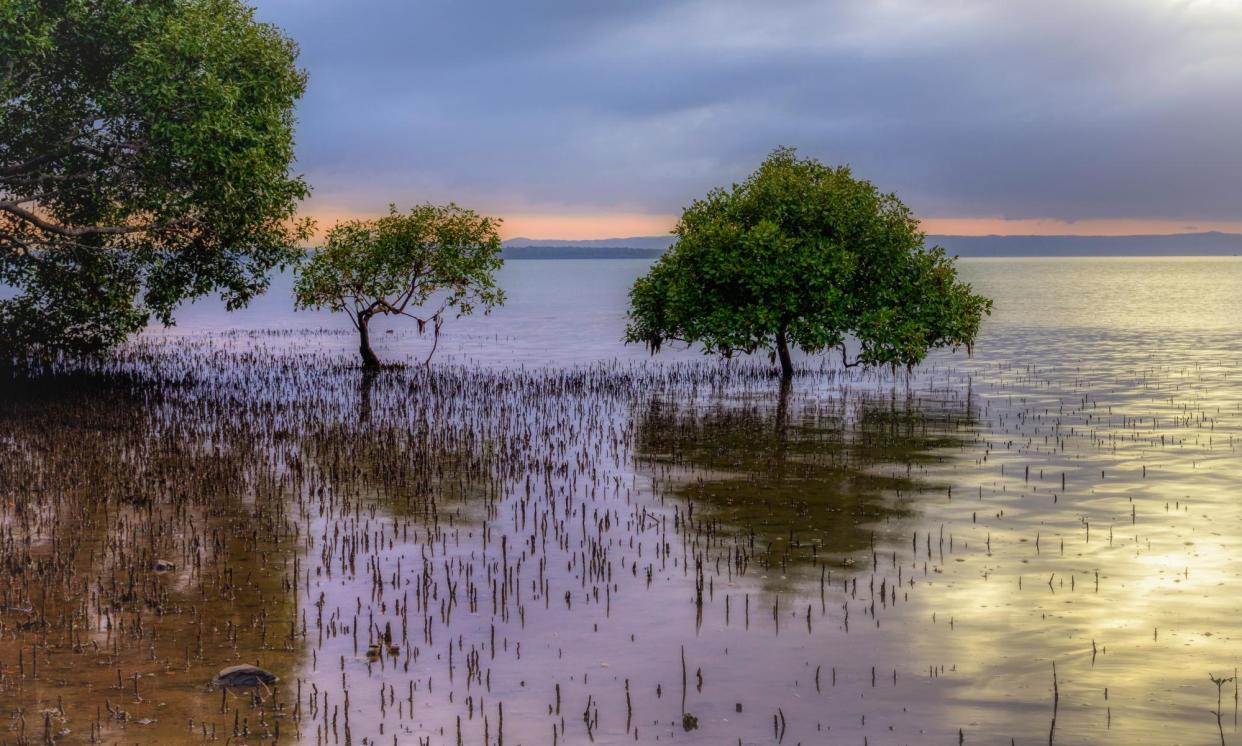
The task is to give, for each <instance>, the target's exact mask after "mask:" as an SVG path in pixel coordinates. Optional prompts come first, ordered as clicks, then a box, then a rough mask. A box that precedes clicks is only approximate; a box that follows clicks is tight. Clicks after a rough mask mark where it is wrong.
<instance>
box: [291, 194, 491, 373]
mask: <svg viewBox="0 0 1242 746" xmlns="http://www.w3.org/2000/svg"><path fill="white" fill-rule="evenodd" d="M500 222H501V221H500V219H499V218H489V217H485V216H482V215H479V214H477V213H475V212H474V211H473V210H467V209H464V208H461V207H458V206H457V205H455V204H449V205H432V204H424V205H419V206H417V207H415V208H413V209H412V210H410V211H409V212H407V213H402V212H399V211H398V210H397V208H396V206H395V205H390V206H389V212H388V215H386V216H384V217H381V218H378V219H375V220H349V221H345V222H342V223H338V224H337V225H335V226H333V227H332V228H331V229H330V230H329V231H328V232H327V236H326V240H325V243H324V245H323V246H322V247H321V248H319V249H317V250H315V251H314V252H312V253H311V254H310V255H309V256H308V257H307V259H306V261H304V262H303V263H302V264H301V265H300V266H299V267H298V270H297V279H296V282H295V284H294V295H295V300H296V304H297V307H298V308H330V309H331V310H333V311H339V312H344V313H345V314H347V315H348V316H349V319H350V321H352V322H353V324H354V327H355V328H356V329H357V330H358V335H359V346H358V352H359V353H360V354H361V355H362V364H363V366H364V367H366V368H368V369H376V368H379V367H380V360H379V357H378V356H377V355H376V354H375V350H374V349H373V348H372V347H371V335H370V323H371V320H372V319H374V318H375V317H376V316H381V315H393V316H406V317H409V318H411V319H413V320H414V321H415V322H416V323H417V324H418V331H419V333H420V334H421V333H423V332H424V331H425V330H426V329H427V327H431V330H432V333H433V334H434V335H435V339H434V342H433V344H432V348H431V353H430V354H429V355H428V356H427V362H428V363H429V362H431V356H432V355H434V354H435V350H436V346H437V345H438V344H439V341H440V327H441V325H442V324H443V323H444V318H445V315H446V314H447V313H449V312H450V311H451V312H455V313H456V315H457V316H458V317H461V316H465V315H468V314H471V313H473V312H474V311H475V309H477V308H482V309H483V312H484V313H489V312H490V311H491V310H492V308H493V307H495V306H496V305H499V304H501V303H503V302H504V298H505V296H504V291H502V290H501V289H500V288H499V287H498V286H497V285H496V280H495V277H494V275H495V272H496V270H498V269H499V268H500V266H501V265H502V264H503V260H502V259H501V258H500V234H499V233H498V229H499V227H500Z"/></svg>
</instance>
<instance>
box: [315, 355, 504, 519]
mask: <svg viewBox="0 0 1242 746" xmlns="http://www.w3.org/2000/svg"><path fill="white" fill-rule="evenodd" d="M398 373H399V372H398ZM357 397H358V398H357V403H358V415H359V416H358V417H356V418H344V417H343V418H334V419H331V420H328V421H325V422H324V423H323V424H322V426H320V427H318V428H316V429H315V431H314V432H313V433H311V434H310V436H309V437H307V438H305V439H304V440H303V441H302V442H301V448H302V449H303V452H304V453H305V455H306V456H307V458H308V460H309V462H310V463H311V464H313V465H314V466H315V468H317V469H318V472H319V477H320V478H321V479H322V483H323V485H324V486H325V487H326V488H328V489H330V490H332V491H333V492H334V493H335V495H336V497H338V498H343V499H345V500H349V501H356V500H372V499H378V500H380V504H381V505H382V506H383V507H384V509H385V510H386V511H387V512H388V513H389V514H391V515H392V516H394V517H409V518H416V519H419V520H421V521H423V522H427V523H436V522H438V521H439V520H442V519H447V521H448V522H449V523H456V522H458V521H460V520H465V521H467V522H477V521H479V520H481V519H482V518H483V516H482V515H480V512H481V511H484V510H486V509H488V508H489V507H492V506H494V504H495V501H496V500H497V499H499V497H500V486H501V483H502V482H501V480H500V478H499V472H500V471H501V469H502V466H501V464H500V461H499V460H498V451H497V449H496V448H495V446H494V444H492V443H490V441H489V440H488V439H487V438H485V437H483V436H481V435H480V433H479V431H480V428H478V427H473V426H471V423H470V420H469V415H466V414H465V413H464V412H462V411H460V410H459V411H456V412H454V414H455V415H456V416H446V411H448V412H451V411H452V410H451V407H452V401H451V397H445V398H441V397H431V396H418V395H417V394H415V393H412V392H411V391H410V389H409V382H408V379H406V378H405V377H403V376H402V375H399V374H393V371H382V370H381V371H373V370H363V371H361V372H359V374H358V384H357ZM346 512H348V511H347V510H346Z"/></svg>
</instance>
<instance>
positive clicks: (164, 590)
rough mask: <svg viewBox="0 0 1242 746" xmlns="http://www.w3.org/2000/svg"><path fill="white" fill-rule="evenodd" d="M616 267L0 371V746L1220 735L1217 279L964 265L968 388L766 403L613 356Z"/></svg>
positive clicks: (792, 393)
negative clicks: (454, 301)
mask: <svg viewBox="0 0 1242 746" xmlns="http://www.w3.org/2000/svg"><path fill="white" fill-rule="evenodd" d="M646 266H647V263H646V262H643V261H519V262H511V263H510V264H509V265H507V266H506V267H505V269H504V270H503V274H502V284H503V285H504V287H505V288H506V290H507V291H508V293H509V297H510V300H509V303H508V304H507V305H506V307H505V308H503V309H500V310H498V311H497V312H496V313H495V314H493V315H492V316H491V317H476V318H470V319H462V320H456V321H453V322H450V323H449V324H448V325H446V327H445V334H446V336H445V338H444V340H443V341H442V343H441V349H440V351H439V352H438V353H437V358H436V361H437V362H436V363H435V364H434V365H433V366H432V367H431V368H430V369H424V368H422V367H420V366H418V365H416V364H412V365H411V366H409V367H407V368H404V369H397V370H387V371H384V372H382V373H380V374H378V375H375V376H363V375H362V374H361V373H360V372H359V371H358V370H357V369H356V368H354V367H352V365H353V364H352V357H351V356H352V350H353V345H354V340H353V337H352V336H351V335H350V333H349V332H350V330H349V328H348V326H347V322H346V321H345V320H344V319H342V318H338V317H333V316H330V315H326V314H295V313H293V311H292V309H291V307H290V303H289V301H288V296H287V288H288V282H287V279H285V278H278V279H277V281H276V283H275V285H274V287H273V291H272V293H271V294H269V296H267V297H265V298H263V299H261V300H260V301H258V302H257V303H256V304H255V305H254V306H252V307H251V308H250V309H247V310H245V311H243V312H239V313H236V314H231V315H226V314H224V313H223V312H222V311H221V310H220V309H219V308H218V306H217V305H216V304H214V303H211V302H203V303H200V304H197V305H195V306H193V307H190V308H187V309H185V310H184V311H183V313H182V315H181V317H180V321H181V323H180V325H179V326H178V327H176V328H174V329H171V330H162V329H160V330H151V331H150V332H149V333H148V334H146V335H145V336H144V337H143V338H142V339H140V340H138V341H137V342H135V343H134V344H132V345H131V346H130V347H129V348H128V349H126V350H124V351H122V352H121V353H119V354H118V355H116V356H115V357H114V358H110V359H108V360H102V361H95V362H92V363H89V364H87V365H85V366H79V365H72V364H58V365H55V366H51V367H49V368H47V369H44V370H42V371H41V375H38V376H32V375H30V373H31V371H25V370H18V371H4V372H3V373H2V374H0V375H3V379H0V386H2V391H0V500H2V501H3V502H2V507H0V708H3V711H2V712H0V717H2V718H3V720H2V721H0V742H8V743H18V742H22V741H23V740H24V741H25V742H30V743H36V742H44V741H46V740H53V741H56V742H65V743H69V742H76V743H83V742H90V741H91V740H92V739H94V740H95V741H98V742H106V743H176V742H191V743H192V742H200V741H205V740H212V739H214V740H217V741H230V740H231V741H233V742H237V741H239V740H241V741H245V742H252V743H257V742H260V741H263V742H270V741H272V740H279V741H280V742H302V743H313V744H338V743H358V744H362V743H367V744H372V743H374V744H387V743H397V744H405V743H411V744H419V743H430V744H457V743H462V744H483V743H487V744H499V743H505V744H579V743H589V742H592V741H593V742H595V743H601V744H606V743H615V744H620V743H634V742H637V743H654V742H674V743H694V744H720V743H738V742H739V741H740V742H742V743H784V744H798V743H801V744H818V743H856V744H863V743H867V744H921V743H939V744H944V743H958V742H959V741H960V742H963V743H1009V742H1010V739H1013V741H1014V742H1016V743H1044V742H1048V741H1052V742H1055V743H1116V744H1169V743H1181V744H1206V743H1219V742H1220V741H1221V740H1222V737H1223V739H1224V740H1225V741H1226V742H1229V743H1232V742H1233V741H1234V740H1237V739H1238V738H1239V734H1238V731H1237V713H1238V699H1237V688H1236V683H1235V682H1234V681H1229V682H1226V683H1224V684H1222V686H1221V689H1220V704H1219V707H1218V700H1217V694H1218V690H1217V687H1216V685H1215V684H1214V683H1213V682H1212V681H1211V680H1210V679H1209V674H1211V675H1215V676H1217V677H1220V678H1226V679H1227V678H1229V677H1233V676H1234V674H1235V670H1236V667H1237V666H1238V660H1239V654H1238V651H1239V640H1238V637H1239V636H1240V635H1242V600H1239V597H1238V594H1237V589H1238V588H1239V582H1240V580H1242V578H1240V575H1242V546H1240V545H1242V464H1240V463H1239V455H1238V453H1237V451H1236V445H1235V440H1236V439H1238V438H1239V437H1242V432H1240V428H1242V369H1240V368H1239V365H1238V363H1239V353H1238V347H1239V345H1238V343H1239V341H1242V332H1240V331H1239V330H1240V329H1242V302H1239V290H1242V260H1238V259H1232V258H1212V259H1206V258H1205V259H1152V258H1144V259H1099V260H1095V259H1057V260H1044V259H1030V260H1025V259H1007V260H963V261H962V262H961V263H960V269H961V273H962V274H963V275H964V276H965V277H966V279H968V280H969V281H971V282H973V283H974V284H975V286H976V288H977V289H978V290H980V291H981V292H983V293H985V294H987V295H990V296H991V297H993V298H994V299H995V301H996V312H995V313H994V315H993V316H992V317H991V318H990V319H989V320H988V321H987V322H986V323H985V326H984V331H983V334H982V338H981V339H980V341H979V344H978V345H977V348H976V350H975V354H974V356H973V357H970V358H968V357H966V356H965V354H964V353H962V352H959V353H957V354H950V353H947V352H946V353H938V354H936V355H934V356H933V357H932V359H930V360H929V361H928V363H927V364H925V365H924V366H922V368H920V369H919V370H917V371H916V372H915V374H914V375H913V376H910V377H906V376H905V375H904V374H903V375H898V376H896V377H893V376H890V375H888V374H884V373H856V372H850V373H849V374H844V373H841V372H840V371H838V370H836V369H835V368H834V367H833V365H832V364H831V362H830V361H826V360H820V359H818V358H813V359H810V360H804V361H803V365H804V367H805V368H806V369H807V371H808V372H807V373H806V374H805V375H802V376H800V377H799V378H797V379H796V380H795V381H794V382H793V384H792V386H790V387H787V388H782V387H781V386H780V384H779V383H778V382H777V381H776V380H774V379H772V378H771V377H770V376H768V375H767V368H766V365H765V362H766V361H763V360H750V361H745V360H744V361H740V362H735V363H734V364H733V365H732V366H731V367H724V366H720V365H717V364H715V363H713V362H711V361H706V360H704V359H703V358H702V356H700V355H698V354H697V353H696V352H694V351H693V350H683V351H673V352H671V353H670V354H667V355H662V356H661V357H660V358H659V359H657V360H655V361H651V360H650V359H649V358H648V357H647V356H646V354H645V353H644V352H643V351H642V350H640V349H636V348H633V347H630V348H627V347H624V346H622V345H621V344H620V341H619V338H620V336H621V334H622V329H623V324H624V320H623V314H624V304H625V292H626V289H627V287H628V284H629V283H630V282H631V281H632V280H633V278H634V277H636V276H637V275H638V274H640V273H641V272H642V271H643V270H644V269H645V267H646ZM376 336H377V337H378V338H379V345H377V346H378V347H379V350H380V354H381V356H383V357H386V358H388V359H390V360H398V361H408V362H411V363H415V362H417V361H418V360H421V356H422V354H423V352H424V350H425V349H426V347H427V345H428V341H427V340H425V339H420V338H419V337H418V335H417V334H415V333H414V332H413V330H411V329H407V328H405V327H403V326H400V325H396V326H394V327H393V333H392V334H383V333H382V328H381V333H380V334H377V335H376ZM157 561H163V562H165V563H169V564H171V565H173V567H172V568H171V569H169V568H167V567H165V566H161V567H160V569H158V570H157V569H156V564H157ZM237 663H257V664H259V665H261V666H263V667H265V668H267V669H270V670H271V671H272V672H273V673H275V674H276V675H277V676H279V677H280V680H279V681H278V682H277V683H276V684H275V685H274V686H272V687H270V688H260V689H257V690H255V689H245V690H227V691H224V690H220V689H215V688H212V687H211V686H209V682H210V680H211V678H212V676H213V675H214V674H215V672H216V671H218V670H219V669H220V668H223V667H225V666H229V665H234V664H237ZM1213 711H1218V712H1219V721H1218V717H1217V715H1216V714H1214V712H1213Z"/></svg>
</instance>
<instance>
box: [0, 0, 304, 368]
mask: <svg viewBox="0 0 1242 746" xmlns="http://www.w3.org/2000/svg"><path fill="white" fill-rule="evenodd" d="M296 59H297V47H296V45H295V44H294V43H293V42H292V41H291V40H289V39H288V38H287V37H285V36H284V35H283V34H282V33H281V31H280V30H279V29H277V28H276V27H274V26H272V25H269V24H265V23H259V22H257V21H256V20H255V19H254V15H253V10H252V9H251V8H250V7H248V6H246V5H245V4H243V3H242V2H241V1H240V0H144V1H143V2H133V0H5V2H4V3H0V99H2V100H3V104H2V105H0V106H2V108H0V283H5V284H8V285H10V286H13V287H15V288H16V289H17V295H16V297H12V298H9V299H7V300H0V347H4V348H5V349H17V350H21V349H34V350H68V351H74V352H90V351H94V350H99V349H102V348H105V347H108V346H110V345H112V344H115V343H117V342H119V341H121V340H123V339H124V338H125V337H126V336H127V335H129V334H131V333H133V332H135V331H137V330H139V329H141V328H142V327H143V326H144V325H145V324H146V323H147V322H148V320H149V319H150V317H151V316H154V317H155V318H156V319H158V320H160V321H162V322H163V323H166V324H167V323H171V322H172V318H173V310H174V309H175V307H176V306H177V305H178V304H179V303H180V302H181V301H183V300H186V299H189V298H195V297H198V296H202V295H205V294H208V293H211V292H217V291H218V292H219V293H220V294H221V295H222V296H223V298H224V299H225V301H226V303H227V305H228V306H229V307H230V308H234V307H237V306H240V305H243V304H245V303H246V302H247V301H248V300H249V299H250V298H251V297H252V296H254V295H255V294H256V293H259V292H262V291H263V290H264V289H265V288H266V287H267V284H268V275H269V271H270V270H271V269H272V268H273V267H276V266H280V265H282V264H285V263H287V262H290V261H292V260H293V259H294V258H296V256H297V254H298V251H297V249H296V248H295V246H296V244H297V242H298V241H299V240H302V239H304V238H305V237H306V236H307V229H308V225H307V224H306V223H302V222H298V221H296V220H295V219H294V215H295V209H296V207H297V204H298V202H299V201H300V200H301V199H302V198H304V197H305V196H306V195H307V192H308V190H307V186H306V184H305V182H304V181H303V180H302V179H301V178H300V177H297V176H293V175H291V174H290V171H289V168H290V164H291V162H292V160H293V125H294V119H293V107H294V104H295V102H296V101H297V100H298V98H300V96H301V95H302V92H303V90H304V87H305V83H306V79H305V75H304V74H303V73H302V71H300V70H299V69H298V68H297V66H296Z"/></svg>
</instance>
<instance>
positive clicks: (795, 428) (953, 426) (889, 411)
mask: <svg viewBox="0 0 1242 746" xmlns="http://www.w3.org/2000/svg"><path fill="white" fill-rule="evenodd" d="M645 407H646V408H645V410H644V411H642V412H641V413H640V415H639V417H638V426H637V449H636V450H637V454H638V461H639V463H640V464H641V465H642V466H643V468H644V469H645V470H646V471H648V472H649V473H650V474H651V475H652V477H653V478H654V480H655V483H656V488H657V490H658V491H659V492H661V493H663V494H668V495H672V496H675V497H678V498H680V499H682V500H684V501H685V503H686V506H685V508H686V509H685V515H686V517H687V519H688V522H689V524H690V526H691V527H692V530H693V531H694V532H696V533H705V534H709V535H714V536H716V537H722V536H723V537H730V538H731V540H730V541H727V542H726V544H727V545H729V548H727V549H725V550H724V554H725V555H726V556H728V557H730V558H731V560H730V561H734V562H737V561H738V560H737V559H736V557H737V556H739V555H741V556H743V557H745V560H743V561H744V562H746V563H749V562H751V561H756V562H759V563H760V564H762V565H769V566H770V565H779V566H782V567H783V566H784V565H786V564H788V563H790V562H799V561H809V560H812V559H815V558H817V557H818V558H821V559H826V558H825V557H824V555H828V557H835V558H842V557H844V559H845V561H846V562H847V564H848V563H850V562H852V560H850V559H849V558H848V555H850V554H851V553H855V552H858V551H860V550H863V549H865V548H867V547H869V546H871V542H872V535H873V532H874V531H875V530H876V529H877V526H879V525H882V524H884V523H886V522H888V521H891V520H895V519H901V518H903V517H906V516H908V515H910V507H909V505H908V504H907V501H906V500H907V498H909V497H910V496H912V495H913V494H915V493H917V492H919V491H921V490H925V489H927V488H928V487H929V486H930V485H929V484H927V482H926V480H925V478H924V476H923V473H924V470H925V467H926V465H927V464H929V463H934V462H936V461H939V460H942V459H943V458H944V456H943V455H942V454H943V453H944V451H945V450H946V449H949V448H956V447H960V446H961V445H962V443H963V442H964V440H965V439H966V438H967V437H969V436H968V435H967V431H968V429H969V428H970V427H972V423H973V417H972V413H971V407H970V404H969V401H968V400H961V401H959V400H954V399H953V398H952V397H951V396H950V397H948V398H944V399H934V400H933V399H919V398H905V397H901V398H897V397H895V396H884V395H878V394H871V393H867V394H862V393H857V392H850V393H848V394H843V395H842V396H840V397H838V398H831V399H828V398H824V399H820V398H814V397H810V396H807V397H798V396H796V395H795V394H793V393H791V391H790V390H789V388H788V387H784V388H782V391H781V393H780V395H779V397H777V398H776V400H775V401H772V400H770V399H769V400H766V401H755V400H745V399H743V400H738V399H729V400H716V401H713V402H710V403H706V404H704V403H702V402H699V403H680V402H677V401H675V400H667V399H655V400H652V401H650V402H648V403H647V404H646V405H645ZM713 553H714V554H715V553H717V552H716V551H713Z"/></svg>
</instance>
